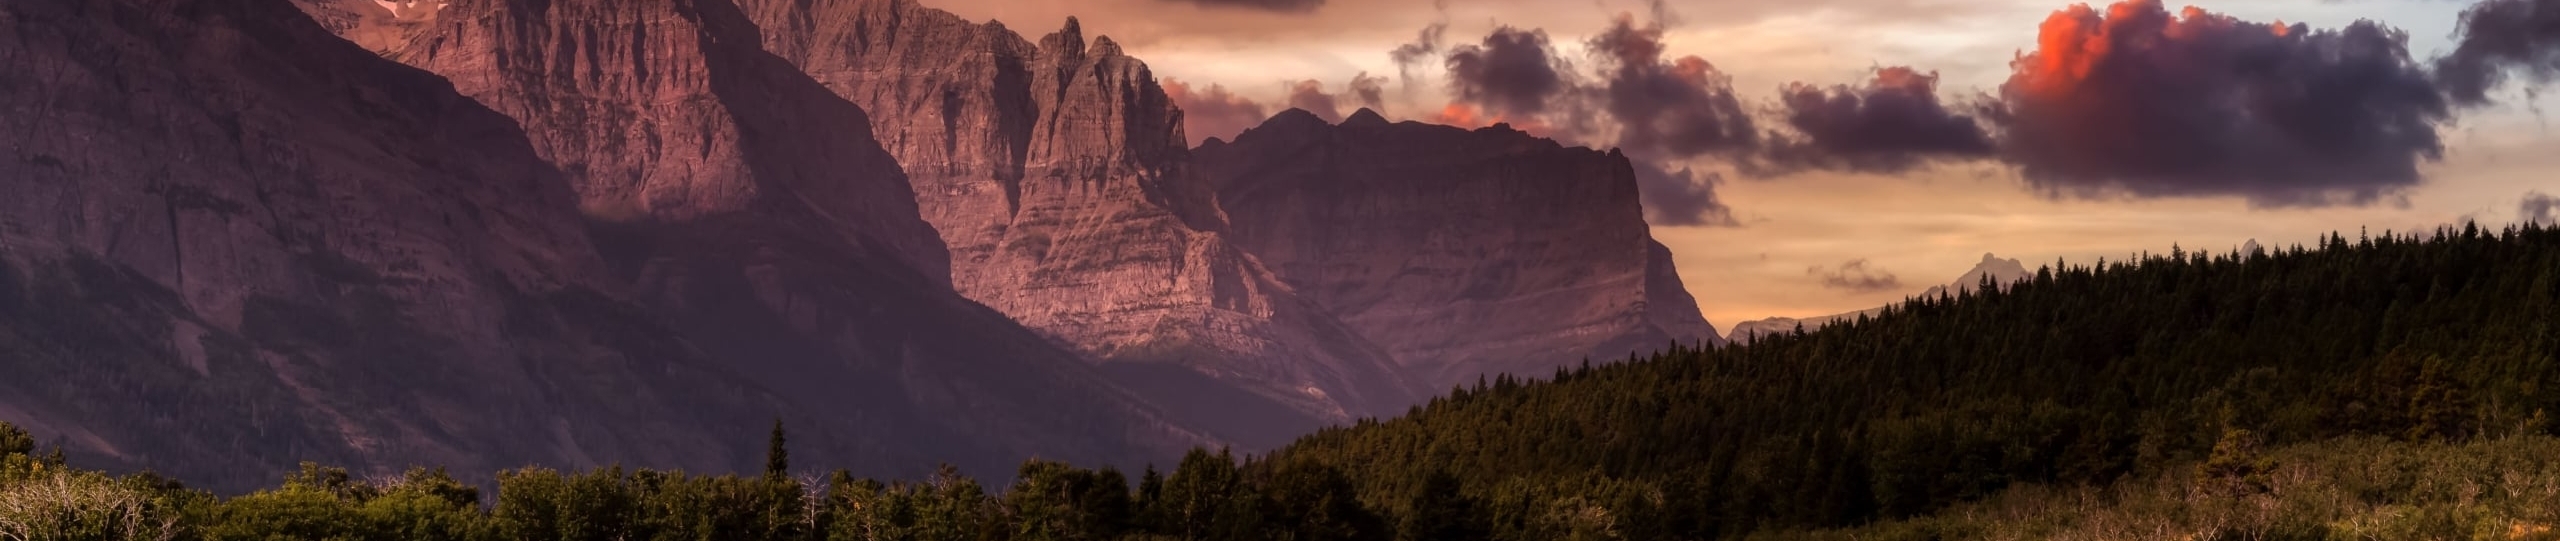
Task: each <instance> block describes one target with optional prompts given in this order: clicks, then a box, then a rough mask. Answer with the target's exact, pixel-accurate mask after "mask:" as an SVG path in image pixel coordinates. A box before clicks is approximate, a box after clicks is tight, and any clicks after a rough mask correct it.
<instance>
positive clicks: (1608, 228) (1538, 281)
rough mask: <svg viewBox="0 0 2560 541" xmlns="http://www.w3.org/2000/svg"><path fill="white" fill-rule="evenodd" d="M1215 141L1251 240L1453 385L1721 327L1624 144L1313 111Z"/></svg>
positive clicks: (1282, 271)
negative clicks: (1678, 267)
mask: <svg viewBox="0 0 2560 541" xmlns="http://www.w3.org/2000/svg"><path fill="white" fill-rule="evenodd" d="M1197 152H1198V156H1199V163H1200V167H1201V169H1202V170H1203V172H1204V173H1205V174H1206V176H1208V177H1209V179H1210V180H1211V183H1212V184H1213V185H1215V186H1216V187H1217V188H1218V195H1219V201H1220V203H1221V204H1222V205H1223V206H1224V207H1225V208H1226V210H1227V213H1228V216H1229V217H1230V221H1232V222H1233V223H1234V226H1233V227H1232V228H1231V229H1232V231H1233V234H1232V236H1233V238H1234V239H1235V242H1236V243H1237V244H1238V245H1240V246H1243V247H1244V248H1245V250H1246V251H1248V252H1252V253H1253V254H1255V255H1256V256H1257V257H1259V258H1260V259H1261V260H1262V262H1263V263H1264V264H1266V265H1269V266H1270V267H1271V268H1272V269H1273V271H1275V272H1277V273H1278V274H1279V275H1280V276H1281V277H1282V278H1283V279H1285V280H1287V281H1288V282H1289V283H1290V285H1292V286H1295V287H1296V288H1297V289H1298V290H1299V291H1301V292H1303V293H1304V294H1305V295H1306V296H1307V297H1308V298H1310V299H1313V300H1315V301H1316V302H1317V303H1319V304H1322V305H1324V306H1325V307H1327V308H1328V309H1330V310H1332V311H1333V312H1334V313H1335V314H1338V315H1340V316H1341V317H1342V319H1343V321H1345V322H1348V323H1350V324H1351V326H1352V327H1353V328H1356V329H1360V330H1361V331H1362V332H1364V333H1365V334H1366V336H1368V337H1369V338H1370V339H1371V340H1373V341H1376V342H1377V343H1379V344H1382V345H1384V346H1386V347H1387V350H1388V352H1389V353H1391V354H1393V355H1394V356H1395V358H1396V359H1397V360H1398V361H1399V362H1401V363H1403V364H1404V365H1405V366H1406V367H1408V368H1410V369H1412V370H1414V371H1415V372H1416V373H1417V374H1421V375H1423V376H1424V377H1425V382H1426V383H1429V384H1431V385H1433V386H1435V387H1447V386H1451V385H1459V384H1465V383H1473V382H1475V381H1477V378H1478V376H1480V375H1485V374H1494V373H1506V372H1507V373H1513V374H1523V375H1531V376H1539V375H1545V374H1549V373H1552V372H1553V371H1554V370H1555V369H1556V368H1557V367H1561V366H1565V365H1568V364H1572V363H1576V362H1579V361H1582V360H1585V359H1598V360H1601V361H1610V360H1618V359H1623V358H1626V357H1627V356H1628V355H1630V354H1634V353H1650V352H1652V351H1655V350H1658V349H1661V348H1663V347H1665V346H1667V345H1669V344H1672V343H1681V344H1708V345H1712V344H1714V343H1716V342H1717V341H1718V340H1719V337H1717V336H1716V332H1715V328H1714V327H1713V326H1711V325H1708V324H1707V321H1706V319H1705V318H1704V317H1703V316H1700V315H1699V313H1698V304H1697V301H1696V300H1695V299H1692V298H1690V296H1689V293H1688V290H1687V289H1686V288H1685V287H1684V286H1682V285H1681V283H1680V277H1679V274H1678V273H1677V272H1676V271H1675V270H1673V269H1672V263H1671V252H1670V249H1669V248H1666V247H1664V246H1662V244H1661V243H1659V242H1655V241H1654V240H1653V237H1652V235H1651V233H1650V232H1649V230H1648V228H1647V227H1646V225H1645V223H1644V213H1643V209H1642V207H1641V206H1639V203H1638V201H1637V196H1636V184H1635V177H1634V171H1633V169H1631V168H1630V167H1629V165H1628V163H1627V161H1626V158H1625V157H1623V156H1618V155H1615V154H1612V153H1603V152H1598V151H1593V150H1590V149H1583V148H1565V147H1563V146H1561V145H1558V144H1556V143H1555V142H1553V141H1547V140H1543V139H1538V138H1535V137H1532V136H1530V135H1528V134H1526V133H1522V132H1518V131H1513V130H1509V129H1507V128H1487V129H1482V130H1474V131H1468V130H1463V129H1459V128H1452V127H1447V126H1432V125H1425V124H1420V123H1413V122H1406V123H1401V124H1389V123H1387V121H1386V119H1384V118H1382V117H1380V116H1378V114H1377V113H1375V112H1371V111H1366V110H1363V111H1361V112H1360V113H1358V114H1354V115H1352V116H1351V118H1350V119H1348V120H1346V121H1344V122H1343V123H1342V124H1341V125H1339V126H1334V125H1328V124H1327V123H1325V122H1324V121H1323V120H1322V119H1319V118H1317V117H1316V116H1315V115H1313V114H1309V113H1307V112H1305V111H1300V110H1296V109H1291V110H1289V111H1286V112H1282V113H1281V114H1280V115H1279V116H1277V117H1275V118H1273V119H1271V120H1270V121H1269V122H1267V123H1264V124H1263V125H1262V126H1261V127H1258V128H1254V129H1252V130H1250V131H1246V132H1245V133H1244V134H1243V135H1240V136H1237V137H1236V140H1235V141H1234V142H1232V143H1225V142H1218V141H1212V142H1210V143H1209V144H1206V145H1203V146H1202V147H1201V148H1200V149H1199V150H1198V151H1197Z"/></svg>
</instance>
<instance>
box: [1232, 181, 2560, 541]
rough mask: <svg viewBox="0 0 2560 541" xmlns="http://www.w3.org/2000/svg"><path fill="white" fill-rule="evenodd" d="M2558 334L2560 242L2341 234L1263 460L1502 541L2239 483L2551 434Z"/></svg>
mask: <svg viewBox="0 0 2560 541" xmlns="http://www.w3.org/2000/svg"><path fill="white" fill-rule="evenodd" d="M2555 329H2560V230H2554V229H2547V228H2540V227H2528V228H2523V229H2514V230H2508V231H2503V232H2483V231H2479V230H2476V229H2475V230H2464V231H2447V232H2444V233H2440V234H2439V235H2438V236H2435V237H2432V238H2427V239H2415V238H2411V237H2405V236H2402V237H2390V236H2385V237H2381V238H2377V239H2374V240H2371V241H2364V242H2355V243H2351V242H2349V241H2348V240H2346V239H2343V238H2339V237H2336V236H2334V235H2333V236H2331V237H2330V238H2329V239H2327V240H2325V241H2324V242H2323V243H2322V246H2321V247H2320V248H2319V249H2317V250H2310V251H2304V250H2300V249H2298V248H2296V249H2290V250H2284V251H2281V252H2279V253H2277V254H2274V255H2257V256H2251V257H2236V256H2230V255H2225V256H2214V257H2208V256H2205V255H2202V254H2183V253H2182V254H2176V256H2175V257H2169V256H2155V257H2151V258H2147V259H2144V260H2141V261H2138V262H2133V263H2132V264H2128V263H2126V262H2110V263H2109V264H2107V265H2106V266H2105V267H2104V268H2095V269H2093V268H2086V267H2073V268H2070V269H2045V270H2042V271H2039V272H2038V273H2037V274H2036V276H2035V277H2034V278H2033V279H2031V280H2029V281H2026V282H2022V283H2020V284H2018V285H2016V286H2015V287H2013V288H2010V289H2008V290H2005V291H1976V292H1971V293H1967V294H1963V295H1959V296H1956V297H1952V298H1947V299H1920V300H1916V301H1914V302H1910V303H1905V304H1901V305H1896V306H1894V307H1891V308H1888V309H1886V310H1885V311H1884V312H1883V313H1881V314H1879V315H1878V316H1877V317H1875V318H1872V319H1869V320H1866V321H1864V322H1858V323H1848V324H1841V325H1833V326H1831V327H1827V328H1825V329H1823V330H1821V331H1819V332H1814V333H1810V334H1807V335H1805V336H1802V337H1792V336H1790V337H1776V338H1770V339H1765V340H1762V341H1760V342H1758V343H1754V344H1750V345H1747V346H1739V347H1727V348H1720V349H1714V350H1680V351H1673V352H1668V353H1665V354H1662V355H1658V356H1656V357H1654V358H1653V359H1651V360H1647V361H1643V362H1636V363H1629V364H1623V365H1612V366H1605V367H1598V368H1593V369H1588V370H1580V371H1575V372H1572V373H1569V374H1565V375H1563V376H1561V377H1559V378H1558V379H1557V380H1556V381H1555V382H1553V383H1523V382H1518V381H1513V380H1509V379H1504V380H1500V381H1496V382H1494V383H1493V384H1491V385H1488V386H1484V387H1480V388H1476V389H1471V390H1468V391H1467V392H1463V393H1460V394H1458V395H1456V396H1451V397H1447V398H1443V399H1440V400H1435V401H1434V402H1433V404H1431V405H1430V406H1427V407H1425V408H1424V409H1423V410H1422V411H1420V412H1418V413H1417V414H1415V415H1411V416H1408V417H1405V418H1402V419H1397V420H1393V421H1384V422H1377V423H1367V424H1363V425H1362V426H1358V427H1352V428H1345V429H1336V430H1328V431H1326V432H1323V433H1320V434H1317V435H1314V436H1311V437H1309V438H1307V439H1305V440H1302V441H1300V442H1299V443H1297V444H1295V445H1293V446H1291V447H1289V448H1286V449H1283V450H1281V451H1278V452H1276V453H1275V454H1274V456H1273V457H1271V458H1269V459H1267V460H1264V461H1262V462H1261V463H1260V464H1262V467H1264V468H1267V469H1275V470H1276V469H1281V468H1289V467H1292V465H1321V466H1330V467H1337V468H1341V469H1342V470H1344V472H1345V473H1346V474H1347V476H1348V477H1349V478H1350V479H1353V480H1356V482H1357V483H1359V484H1361V486H1362V488H1361V491H1362V501H1364V502H1369V503H1371V504H1372V505H1374V506H1378V507H1381V508H1394V507H1393V506H1396V505H1398V504H1399V503H1401V502H1414V501H1421V500H1416V499H1415V498H1423V497H1437V498H1443V499H1444V500H1445V499H1447V498H1448V496H1445V494H1446V492H1440V493H1439V494H1444V495H1443V496H1430V495H1431V494H1434V492H1431V491H1428V490H1426V489H1427V488H1429V487H1434V486H1439V487H1443V488H1448V487H1447V485H1448V483H1452V482H1454V483H1456V484H1457V485H1458V486H1457V487H1456V488H1455V489H1454V490H1455V491H1456V492H1457V494H1459V495H1461V496H1462V497H1463V499H1460V500H1458V501H1457V502H1458V503H1453V504H1451V505H1463V506H1469V507H1471V508H1473V509H1478V510H1482V515H1481V516H1482V517H1483V518H1481V519H1478V520H1480V522H1477V523H1476V524H1477V525H1478V526H1480V527H1483V528H1489V529H1492V530H1493V531H1494V537H1496V538H1556V537H1560V536H1563V535H1565V534H1566V533H1567V532H1569V531H1571V530H1573V529H1574V528H1582V527H1596V526H1594V525H1593V524H1592V523H1590V522H1587V521H1585V520H1584V519H1586V518H1589V517H1606V522H1605V524H1603V526H1605V527H1607V528H1609V529H1610V531H1613V532H1619V535H1623V536H1624V537H1626V538H1630V539H1669V538H1718V537H1739V536H1741V535H1743V534H1746V533H1749V532H1753V531H1767V530H1774V529H1785V528H1797V527H1807V526H1847V525H1857V524H1863V523H1867V522H1869V521H1873V520H1877V519H1882V518H1894V517H1908V516H1916V515H1921V514H1926V513H1929V512H1933V511H1936V510H1939V509H1943V508H1945V507H1947V506H1949V505H1954V504H1957V503H1961V502H1967V501H1973V500H1977V499H1979V498H1982V497H1985V496H1988V495H1990V494H1993V493H1995V492H1998V491H2000V490H2001V489H2003V488H2004V487H2008V486H2010V485H2013V484H2018V483H2049V484H2055V485H2062V486H2071V485H2084V484H2105V483H2109V482H2111V481H2114V480H2117V479H2119V478H2125V477H2127V476H2156V475H2160V474H2162V472H2167V471H2174V470H2180V469H2188V468H2196V469H2202V470H2205V471H2237V472H2240V473H2239V474H2234V475H2235V476H2239V477H2246V475H2245V474H2246V472H2248V471H2250V470H2249V469H2248V468H2252V467H2255V466H2250V465H2249V464H2251V462H2250V461H2249V459H2248V458H2247V457H2248V456H2249V455H2248V454H2246V453H2245V452H2246V451H2247V450H2249V449H2255V448H2268V449H2273V448H2281V447H2286V446H2293V445H2300V444H2310V443H2316V442H2325V441H2339V438H2371V437H2380V438H2391V439H2399V440H2406V441H2419V442H2432V441H2472V440H2476V439H2482V438H2497V437H2504V436H2511V435H2550V434H2552V433H2553V432H2554V425H2553V424H2552V423H2550V422H2549V417H2550V415H2551V413H2550V412H2552V411H2560V391H2555V390H2554V389H2555V388H2554V387H2553V386H2552V383H2553V380H2554V379H2555V377H2560V332H2555ZM2217 457H2220V458H2217ZM2217 468H2226V469H2227V468H2238V469H2236V470H2222V469H2217ZM1435 479H1438V481H1435ZM2235 486H2244V487H2245V486H2248V485H2245V484H2242V485H2235Z"/></svg>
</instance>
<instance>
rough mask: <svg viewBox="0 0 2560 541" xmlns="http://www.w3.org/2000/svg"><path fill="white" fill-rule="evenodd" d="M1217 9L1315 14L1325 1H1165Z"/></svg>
mask: <svg viewBox="0 0 2560 541" xmlns="http://www.w3.org/2000/svg"><path fill="white" fill-rule="evenodd" d="M1163 1H1167V2H1183V3H1189V4H1198V5H1201V6H1207V7H1216V8H1239V9H1258V10H1263V11H1277V12H1282V13H1313V12H1315V10H1316V8H1320V7H1324V0H1163Z"/></svg>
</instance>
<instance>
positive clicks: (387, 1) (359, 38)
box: [293, 0, 447, 53]
mask: <svg viewBox="0 0 2560 541" xmlns="http://www.w3.org/2000/svg"><path fill="white" fill-rule="evenodd" d="M293 2H294V4H295V5H298V6H300V7H301V8H302V9H303V11H305V12H309V13H310V14H311V15H312V18H313V19H317V20H319V21H320V25H321V26H324V27H328V29H329V31H330V32H336V33H337V34H338V35H340V36H345V37H346V38H347V40H348V41H353V42H356V45H361V46H364V48H365V49H366V50H370V51H373V52H377V53H384V52H390V51H395V50H399V49H400V48H401V47H405V46H407V45H408V44H409V40H410V39H412V38H415V37H417V35H418V33H420V32H423V31H425V30H426V29H427V26H428V25H429V24H430V23H433V22H435V20H436V15H437V14H438V13H441V12H443V11H444V7H445V4H446V3H447V0H293Z"/></svg>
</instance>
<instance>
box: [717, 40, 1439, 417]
mask: <svg viewBox="0 0 2560 541" xmlns="http://www.w3.org/2000/svg"><path fill="white" fill-rule="evenodd" d="M741 4H742V5H743V6H744V7H745V8H746V11H747V12H748V13H750V14H751V15H752V16H753V18H754V19H755V20H756V21H757V23H759V25H760V26H761V27H762V28H763V29H764V31H765V44H766V47H767V48H768V49H770V50H772V51H774V52H775V53H776V54H778V55H779V56H781V57H782V58H784V59H787V60H789V61H790V62H791V63H793V64H795V65H797V66H799V68H800V69H802V70H804V71H806V72H808V73H810V74H812V75H813V76H814V77H816V78H817V79H818V80H819V81H822V82H824V83H825V84H826V86H827V88H829V89H832V90H833V91H834V92H835V93H836V94H838V95H841V96H843V97H845V98H847V99H850V100H852V101H853V102H854V103H856V104H859V105H860V106H861V107H862V108H863V109H865V110H868V111H871V112H872V113H873V115H872V116H871V118H870V124H869V126H870V128H871V129H872V131H874V132H876V133H878V134H879V137H880V140H881V144H882V146H883V147H884V148H886V149H887V150H888V152H889V153H890V154H891V155H893V156H895V157H896V158H897V160H898V162H899V163H902V164H904V165H905V167H906V170H907V172H908V174H909V178H910V180H911V182H913V184H914V200H915V201H916V204H917V205H918V206H919V207H920V208H921V209H922V212H923V215H924V218H925V220H926V221H929V222H931V223H932V224H933V226H934V227H935V229H936V230H937V231H938V232H939V233H940V235H941V238H942V240H943V241H944V242H945V243H947V244H948V245H949V246H950V247H951V254H950V264H949V266H950V269H951V270H950V277H951V282H952V285H953V286H954V287H955V288H957V289H958V291H959V292H960V293H961V294H962V295H965V296H967V297H969V298H970V299H973V300H976V301H978V302H981V303H984V304H986V305H987V306H989V307H992V308H994V309H996V310H998V311H1001V312H1004V313H1005V314H1006V315H1009V316H1012V317H1013V318H1014V319H1015V320H1017V321H1020V322H1022V324H1024V325H1026V326H1029V327H1031V328H1033V329H1036V330H1038V331H1040V332H1041V333H1042V334H1044V335H1046V336H1048V337H1050V338H1051V339H1053V340H1055V341H1057V342H1058V343H1060V344H1064V345H1067V346H1069V347H1072V348H1074V349H1076V350H1077V351H1080V352H1082V353H1083V354H1085V355H1086V356H1087V357H1088V358H1090V359H1092V360H1093V361H1094V362H1096V363H1098V364H1099V365H1100V366H1101V367H1102V368H1103V369H1105V370H1106V371H1109V372H1111V373H1114V374H1116V375H1118V376H1119V377H1120V378H1121V381H1123V382H1126V383H1128V384H1130V385H1132V386H1133V387H1135V388H1138V389H1141V390H1143V391H1146V392H1147V393H1148V394H1149V396H1151V397H1154V399H1155V400H1157V401H1158V402H1160V403H1162V404H1164V405H1165V406H1166V409H1167V410H1169V411H1176V412H1184V413H1186V414H1190V415H1194V417H1193V419H1194V420H1195V421H1199V422H1200V423H1201V424H1203V425H1206V426H1222V427H1265V429H1260V430H1254V432H1257V433H1258V434H1246V435H1242V437H1245V438H1247V439H1258V440H1259V441H1265V442H1273V443H1276V442H1278V441H1285V438H1286V437H1288V436H1289V435H1291V433H1292V432H1294V431H1297V430H1300V429H1308V428H1313V427H1314V426H1316V425H1318V424H1321V423H1338V422H1347V421H1349V420H1351V419H1353V418H1356V417H1362V416H1372V415H1382V414H1386V413H1392V412H1396V411H1402V410H1403V409H1404V408H1405V407H1407V406H1409V405H1410V404H1412V403H1413V402H1414V401H1415V400H1417V396H1418V395H1417V394H1416V393H1415V391H1414V389H1413V388H1412V387H1411V386H1410V385H1408V381H1407V378H1406V377H1405V375H1404V374H1402V373H1401V372H1400V371H1399V370H1398V369H1397V368H1396V366H1395V364H1394V362H1393V360H1392V359H1391V358H1390V357H1389V356H1388V354H1387V352H1385V351H1384V350H1381V349H1379V348H1378V347H1376V346H1375V345H1373V344H1370V343H1368V342H1367V341H1365V340H1363V339H1362V338H1361V336H1360V335H1359V334H1358V333H1356V332H1354V331H1353V330H1352V329H1350V328H1348V327H1346V326H1344V325H1343V324H1342V322H1340V321H1338V320H1336V319H1334V318H1333V317H1332V316H1331V315H1330V314H1329V313H1327V312H1325V311H1324V310H1323V309H1322V308H1321V307H1318V306H1316V305H1315V304H1314V303H1311V302H1308V301H1306V300H1305V299H1303V298H1301V297H1300V296H1299V295H1298V294H1297V292H1295V291H1293V290H1292V289H1291V288H1290V287H1289V286H1288V285H1287V284H1285V283H1283V282H1282V281H1281V280H1279V279H1278V278H1276V277H1274V276H1273V275H1272V274H1271V272H1270V271H1269V270H1268V269H1267V268H1265V267H1264V266H1262V265H1261V264H1260V263H1259V262H1257V261H1256V260H1255V259H1254V258H1253V256H1252V255H1250V252H1248V251H1247V250H1244V249H1242V248H1241V247H1238V246H1236V245H1235V244H1234V242H1233V240H1232V239H1231V234H1230V232H1229V226H1228V224H1227V223H1226V216H1225V213H1224V212H1223V211H1221V210H1220V209H1219V207H1218V202H1217V200H1216V194H1215V193H1214V191H1213V190H1212V189H1211V188H1210V187H1209V186H1208V185H1207V184H1206V183H1205V182H1204V181H1203V179H1201V178H1200V177H1199V176H1198V175H1197V174H1196V171H1195V170H1194V168H1193V166H1192V165H1191V158H1190V156H1189V152H1188V150H1187V149H1185V148H1184V145H1183V143H1184V140H1185V139H1184V137H1183V134H1182V132H1181V127H1180V126H1181V111H1180V110H1178V109H1176V108H1175V107H1174V106H1173V104H1172V102H1171V100H1170V99H1168V98H1167V97H1166V96H1165V93H1164V91H1163V89H1162V88H1161V87H1159V86H1158V85H1157V83H1156V80H1155V78H1154V76H1153V74H1152V73H1151V72H1149V71H1148V69H1147V67H1146V64H1145V63H1143V62H1140V61H1139V60H1138V59H1136V58H1132V57H1129V56H1127V55H1126V54H1124V53H1123V52H1122V51H1121V49H1120V47H1119V46H1118V45H1117V44H1115V43H1114V42H1112V41H1111V39H1110V38H1108V37H1097V38H1093V39H1090V40H1088V39H1087V38H1086V36H1085V34H1084V31H1083V29H1082V28H1081V26H1080V25H1079V24H1078V22H1077V21H1075V20H1073V19H1069V20H1068V21H1067V23H1066V25H1065V27H1064V28H1062V29H1060V30H1058V31H1057V32H1053V33H1050V34H1048V35H1047V36H1045V37H1042V38H1041V39H1040V40H1039V41H1038V42H1036V43H1035V42H1032V41H1028V40H1026V39H1024V38H1023V37H1022V36H1020V35H1017V34H1015V33H1014V32H1012V31H1011V30H1008V29H1006V28H1005V27H1004V26H1003V25H1001V24H998V23H992V22H990V23H985V24H975V23H970V22H968V21H966V20H963V19H961V18H959V17H957V16H954V15H952V14H950V13H947V12H943V11H940V10H935V9H932V8H927V7H924V6H922V5H920V4H917V3H916V2H914V1H913V0H745V1H743V2H741Z"/></svg>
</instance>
